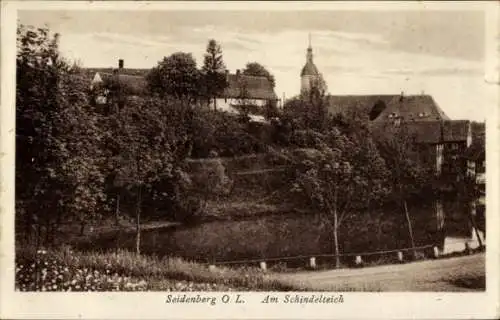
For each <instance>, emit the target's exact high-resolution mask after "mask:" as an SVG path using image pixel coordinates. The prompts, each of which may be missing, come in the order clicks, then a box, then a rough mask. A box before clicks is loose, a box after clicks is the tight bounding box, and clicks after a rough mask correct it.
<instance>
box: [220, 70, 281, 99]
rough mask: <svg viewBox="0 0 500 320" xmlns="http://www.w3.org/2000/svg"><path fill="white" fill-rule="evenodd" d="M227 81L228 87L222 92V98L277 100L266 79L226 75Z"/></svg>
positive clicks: (270, 84) (269, 82)
mask: <svg viewBox="0 0 500 320" xmlns="http://www.w3.org/2000/svg"><path fill="white" fill-rule="evenodd" d="M227 81H228V87H227V88H226V89H225V90H224V93H223V94H222V98H233V99H237V98H243V97H245V98H249V99H265V100H277V99H278V97H277V96H276V93H275V92H274V88H273V85H272V83H271V81H269V79H267V78H266V77H256V76H248V75H243V74H228V75H227Z"/></svg>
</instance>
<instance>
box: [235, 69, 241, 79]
mask: <svg viewBox="0 0 500 320" xmlns="http://www.w3.org/2000/svg"><path fill="white" fill-rule="evenodd" d="M236 76H237V77H239V76H240V69H236Z"/></svg>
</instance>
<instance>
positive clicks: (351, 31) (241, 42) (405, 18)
mask: <svg viewBox="0 0 500 320" xmlns="http://www.w3.org/2000/svg"><path fill="white" fill-rule="evenodd" d="M299 15H300V19H299ZM19 22H20V23H22V24H27V25H34V26H43V25H48V26H49V28H50V29H51V31H53V32H59V33H61V43H60V47H61V52H62V53H63V55H64V56H65V57H67V58H69V59H71V60H77V61H80V62H81V63H82V64H83V66H84V67H117V62H118V59H124V61H125V67H126V68H151V67H153V66H155V65H156V64H157V62H158V61H159V60H161V59H162V58H163V57H164V56H168V55H170V54H172V53H174V52H178V51H183V52H189V53H192V54H193V56H194V57H195V59H196V61H197V63H198V65H199V66H200V65H201V63H202V62H203V54H204V52H205V48H206V45H207V42H208V40H209V39H212V38H213V39H215V40H216V41H218V42H219V43H220V44H221V46H222V50H223V57H224V62H225V64H226V67H227V68H228V69H229V70H230V71H231V72H233V73H234V72H236V70H237V69H243V68H244V67H245V64H246V63H247V62H253V61H256V62H259V63H260V64H262V65H264V66H265V67H266V68H267V69H268V70H270V72H271V73H272V74H274V76H275V78H276V88H275V91H276V94H277V95H278V97H279V98H282V97H283V95H284V96H285V97H286V98H290V97H292V96H295V95H297V94H298V93H299V91H300V77H299V73H300V69H301V68H302V66H303V64H304V62H305V59H306V49H307V46H308V35H309V34H311V38H312V48H313V54H314V61H315V63H316V65H317V66H318V68H319V71H320V72H321V73H323V76H324V78H325V80H326V83H327V85H328V92H329V93H330V94H333V95H347V94H399V93H401V92H404V94H408V95H411V94H422V93H424V94H429V95H431V96H433V98H434V99H435V100H436V102H437V103H438V104H439V105H440V106H441V107H442V108H443V110H444V111H445V112H446V113H447V114H448V115H449V116H450V118H452V119H470V120H476V121H484V120H485V119H486V118H487V117H488V110H491V108H492V107H495V105H494V104H493V102H494V100H493V99H492V98H491V97H490V96H488V92H487V91H488V88H487V86H486V84H485V82H484V80H483V79H484V69H485V66H484V64H485V46H484V42H485V39H484V38H485V36H484V24H485V15H484V13H483V12H482V11H468V12H466V11H463V12H461V11H433V12H432V11H422V12H414V11H397V12H394V11H387V12H385V11H378V12H369V11H347V12H346V11H341V12H339V11H331V12H320V11H311V12H298V11H290V12H272V11H271V12H265V13H264V12H258V11H257V12H251V13H248V12H246V13H245V12H243V11H240V12H238V11H214V12H212V13H211V14H210V15H207V14H204V13H203V12H201V11H163V12H152V11H139V12H127V11H107V12H85V11H45V12H43V13H42V14H40V11H37V12H36V13H35V12H34V11H20V12H19Z"/></svg>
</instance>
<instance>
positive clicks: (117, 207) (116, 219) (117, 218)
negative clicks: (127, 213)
mask: <svg viewBox="0 0 500 320" xmlns="http://www.w3.org/2000/svg"><path fill="white" fill-rule="evenodd" d="M115 221H116V225H117V226H119V225H120V194H119V193H118V194H117V195H116V209H115Z"/></svg>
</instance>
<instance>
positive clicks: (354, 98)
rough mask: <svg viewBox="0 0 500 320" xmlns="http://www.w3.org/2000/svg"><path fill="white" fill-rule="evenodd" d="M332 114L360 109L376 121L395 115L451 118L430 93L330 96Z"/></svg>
mask: <svg viewBox="0 0 500 320" xmlns="http://www.w3.org/2000/svg"><path fill="white" fill-rule="evenodd" d="M328 102H329V106H328V110H329V112H330V113H332V114H336V113H343V112H345V111H347V110H358V111H361V112H363V113H366V114H369V116H370V120H373V121H375V122H384V121H391V120H392V119H393V118H394V117H395V116H397V117H399V118H401V119H403V120H406V121H419V122H420V121H436V120H449V118H448V116H447V115H446V114H445V113H444V112H443V110H441V108H440V107H439V106H438V105H437V104H436V102H435V101H434V99H433V98H432V97H431V96H429V95H409V96H402V95H345V96H332V95H331V96H329V97H328Z"/></svg>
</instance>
